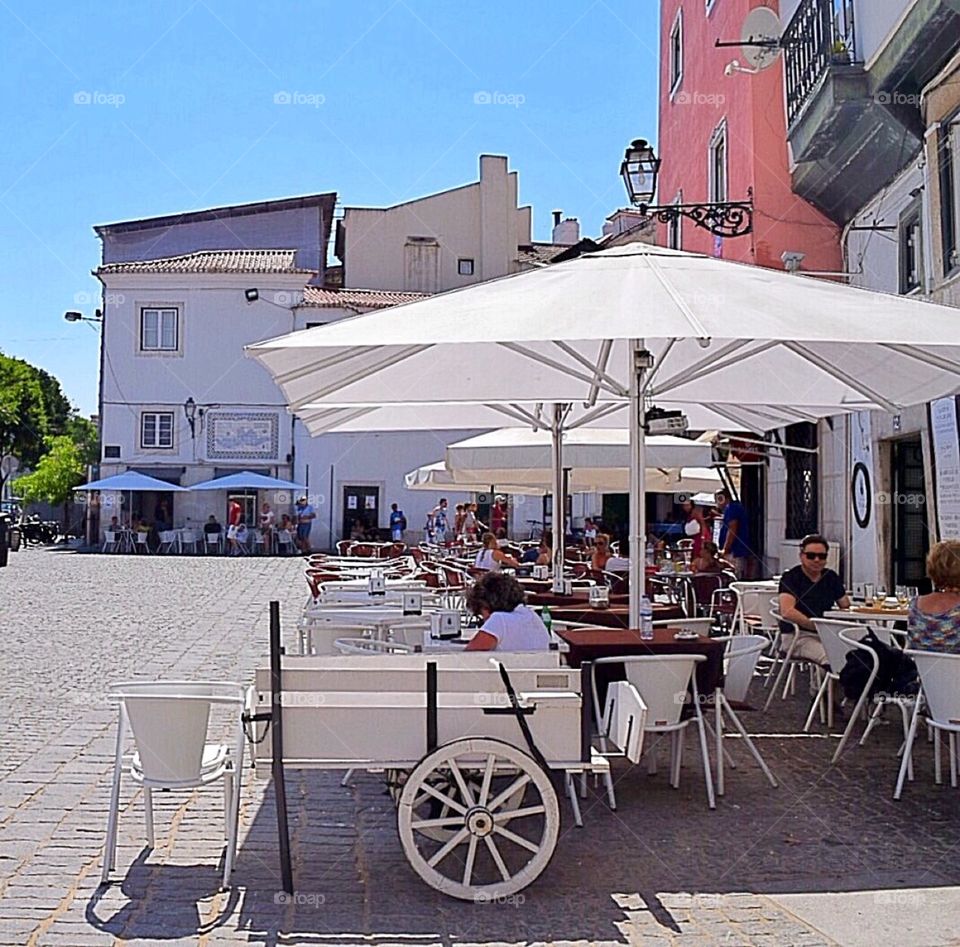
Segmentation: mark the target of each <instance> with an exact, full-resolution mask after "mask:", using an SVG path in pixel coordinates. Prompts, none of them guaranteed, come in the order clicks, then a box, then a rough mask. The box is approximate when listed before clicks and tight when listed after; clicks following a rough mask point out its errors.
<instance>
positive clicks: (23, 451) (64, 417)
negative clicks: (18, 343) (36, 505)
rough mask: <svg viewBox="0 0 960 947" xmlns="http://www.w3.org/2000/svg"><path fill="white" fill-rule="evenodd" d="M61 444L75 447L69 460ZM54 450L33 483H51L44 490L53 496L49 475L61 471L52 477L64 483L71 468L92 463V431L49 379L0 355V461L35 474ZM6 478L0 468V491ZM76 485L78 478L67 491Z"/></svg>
mask: <svg viewBox="0 0 960 947" xmlns="http://www.w3.org/2000/svg"><path fill="white" fill-rule="evenodd" d="M61 439H66V441H69V442H70V443H71V444H73V445H75V448H76V450H75V456H73V455H72V454H71V453H70V452H68V451H67V449H66V445H65V444H64V443H63V442H62V441H61ZM54 450H56V456H55V457H54V458H53V459H52V460H51V462H50V464H48V465H47V470H46V471H45V473H44V478H43V479H42V481H37V483H40V482H45V483H49V484H51V486H50V488H49V489H50V490H52V491H53V494H54V495H58V496H59V495H60V494H59V492H58V491H57V490H56V489H54V487H53V486H52V485H53V484H54V483H55V482H56V480H57V477H54V476H53V475H54V473H55V472H56V471H60V472H61V473H60V474H58V475H57V476H65V477H66V478H67V479H69V476H67V474H68V472H69V471H72V470H74V469H75V466H76V464H77V463H79V464H80V465H81V468H82V467H83V466H85V465H86V464H91V463H96V460H97V456H98V449H97V430H96V427H95V426H94V425H93V424H92V423H91V422H90V421H88V420H87V419H86V418H83V417H81V416H80V415H78V414H77V412H76V411H74V409H73V408H72V406H71V405H70V402H69V401H68V400H67V397H66V396H65V395H64V393H63V389H62V388H61V387H60V382H58V381H57V379H56V378H54V377H53V375H51V374H49V372H45V371H44V370H43V369H41V368H37V367H35V366H33V365H31V364H30V363H29V362H25V361H24V360H23V359H19V358H11V357H10V356H8V355H4V354H3V353H2V352H0V460H2V459H3V458H4V457H10V456H12V457H16V458H17V459H18V460H19V461H20V467H21V469H27V470H33V471H34V472H35V473H37V472H39V469H40V466H39V465H40V464H41V463H42V460H43V459H44V458H45V456H46V455H47V454H48V452H53V451H54ZM6 479H7V475H5V474H4V472H3V469H2V468H0V487H2V486H3V483H4V481H5V480H6ZM25 480H27V476H23V477H21V478H20V479H19V480H18V490H20V489H22V488H21V487H20V486H19V484H20V483H22V482H23V481H25ZM27 482H28V483H29V482H30V481H29V480H27ZM82 482H83V477H82V476H81V479H80V480H79V481H75V482H74V483H73V484H72V485H71V486H75V485H76V483H82ZM68 492H69V488H68ZM37 497H38V498H40V495H39V494H38V495H37ZM43 498H44V499H46V498H47V495H46V494H44V496H43ZM49 502H63V501H62V500H61V501H55V500H50V501H49Z"/></svg>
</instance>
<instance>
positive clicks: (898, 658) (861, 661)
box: [840, 629, 920, 701]
mask: <svg viewBox="0 0 960 947" xmlns="http://www.w3.org/2000/svg"><path fill="white" fill-rule="evenodd" d="M860 642H861V644H865V645H867V646H868V647H870V648H872V649H873V650H874V651H875V652H876V654H877V657H878V659H879V662H880V663H879V667H878V668H877V676H876V677H875V678H874V681H873V684H872V685H871V687H870V694H869V696H870V697H874V696H875V695H877V694H890V695H897V696H900V697H912V696H914V695H915V694H917V693H918V691H919V690H920V678H919V675H918V674H917V665H916V663H915V662H914V660H913V658H908V657H907V656H906V655H905V654H904V653H903V652H902V651H900V649H899V648H893V647H891V646H890V645H888V644H884V643H883V642H882V641H881V640H880V639H879V638H878V637H877V636H876V635H875V634H874V633H873V630H872V629H870V630H869V631H868V632H867V633H866V634H865V635H864V636H863V637H862V638H861V639H860ZM872 670H873V662H872V661H871V660H870V658H869V656H868V655H866V654H864V653H863V651H861V650H860V649H859V648H858V649H856V650H854V651H851V652H850V653H849V654H848V655H847V660H846V662H845V663H844V665H843V667H842V668H841V669H840V686H841V687H842V688H843V693H844V696H845V697H846V698H847V699H848V700H854V701H855V700H858V699H859V698H860V695H861V694H862V693H863V689H864V687H866V685H867V680H868V679H869V677H870V672H871V671H872Z"/></svg>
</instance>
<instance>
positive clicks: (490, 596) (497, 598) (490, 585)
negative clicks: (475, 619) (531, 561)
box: [466, 572, 550, 651]
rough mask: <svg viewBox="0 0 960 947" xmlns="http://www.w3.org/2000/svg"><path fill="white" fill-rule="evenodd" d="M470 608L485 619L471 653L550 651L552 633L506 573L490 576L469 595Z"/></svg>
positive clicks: (469, 648)
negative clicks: (529, 606)
mask: <svg viewBox="0 0 960 947" xmlns="http://www.w3.org/2000/svg"><path fill="white" fill-rule="evenodd" d="M467 608H468V609H470V611H471V612H473V614H474V615H479V616H480V617H481V618H482V619H483V624H482V625H481V626H480V630H479V631H478V632H477V633H476V634H475V635H474V636H473V638H471V639H470V643H469V644H468V645H467V648H466V650H467V651H547V650H548V649H549V647H550V633H549V632H548V631H547V628H546V626H545V625H544V624H543V622H542V621H540V616H539V615H538V614H537V613H536V612H535V611H534V610H533V609H532V608H528V607H527V606H526V605H524V604H523V588H522V587H521V585H520V583H519V582H518V581H517V580H516V579H515V578H514V577H513V576H512V575H507V574H506V573H504V572H488V573H487V574H486V575H484V576H481V577H480V578H479V579H477V581H476V582H475V583H474V584H473V585H472V586H471V587H470V589H469V591H468V592H467Z"/></svg>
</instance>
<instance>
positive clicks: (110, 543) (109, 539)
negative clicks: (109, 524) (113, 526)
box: [100, 529, 120, 552]
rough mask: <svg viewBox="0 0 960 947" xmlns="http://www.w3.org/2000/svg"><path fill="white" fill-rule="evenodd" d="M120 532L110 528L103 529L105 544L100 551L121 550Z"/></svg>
mask: <svg viewBox="0 0 960 947" xmlns="http://www.w3.org/2000/svg"><path fill="white" fill-rule="evenodd" d="M119 551H120V534H119V533H115V532H112V531H111V530H109V529H105V530H104V531H103V546H102V548H101V549H100V552H119Z"/></svg>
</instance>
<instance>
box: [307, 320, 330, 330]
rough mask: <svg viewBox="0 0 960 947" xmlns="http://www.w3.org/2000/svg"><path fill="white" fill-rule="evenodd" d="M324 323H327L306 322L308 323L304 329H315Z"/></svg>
mask: <svg viewBox="0 0 960 947" xmlns="http://www.w3.org/2000/svg"><path fill="white" fill-rule="evenodd" d="M326 324H327V323H325V322H308V323H307V324H306V325H305V326H304V329H316V328H317V326H325V325H326Z"/></svg>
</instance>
